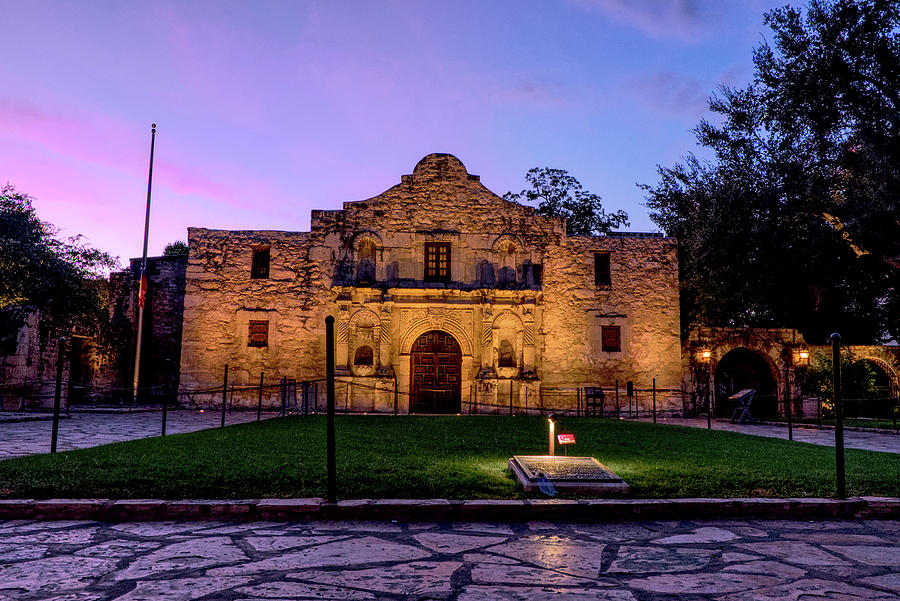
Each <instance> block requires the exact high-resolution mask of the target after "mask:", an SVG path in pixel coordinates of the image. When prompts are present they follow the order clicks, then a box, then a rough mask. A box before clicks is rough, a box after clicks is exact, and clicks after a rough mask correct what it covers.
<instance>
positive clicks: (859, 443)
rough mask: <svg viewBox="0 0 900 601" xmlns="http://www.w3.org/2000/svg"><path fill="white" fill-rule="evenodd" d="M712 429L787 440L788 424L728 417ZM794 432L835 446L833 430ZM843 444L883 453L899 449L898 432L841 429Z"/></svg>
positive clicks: (700, 424) (697, 421)
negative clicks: (734, 420) (740, 421)
mask: <svg viewBox="0 0 900 601" xmlns="http://www.w3.org/2000/svg"><path fill="white" fill-rule="evenodd" d="M637 421H650V418H641V419H640V420H637ZM657 423H659V424H668V425H671V426H687V427H690V428H706V418H684V417H660V418H659V419H658V420H657ZM711 425H712V429H713V430H725V431H728V432H739V433H741V434H752V435H753V436H765V437H766V438H783V439H785V440H787V437H788V429H787V426H776V425H771V424H732V423H731V422H730V421H728V420H721V419H720V420H713V422H712V424H711ZM793 435H794V441H795V442H806V443H809V444H814V445H819V446H823V447H833V446H834V430H833V429H831V430H829V429H820V428H807V427H804V426H800V425H796V424H795V425H794V428H793ZM844 447H846V448H848V449H862V450H864V451H881V452H882V453H900V432H898V433H891V432H863V431H859V430H846V429H845V430H844Z"/></svg>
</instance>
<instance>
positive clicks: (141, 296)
mask: <svg viewBox="0 0 900 601" xmlns="http://www.w3.org/2000/svg"><path fill="white" fill-rule="evenodd" d="M146 300H147V272H146V271H144V270H143V269H141V288H140V290H139V291H138V306H139V307H140V308H141V309H143V308H144V303H145V302H146Z"/></svg>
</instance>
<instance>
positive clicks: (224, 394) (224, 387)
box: [222, 363, 228, 428]
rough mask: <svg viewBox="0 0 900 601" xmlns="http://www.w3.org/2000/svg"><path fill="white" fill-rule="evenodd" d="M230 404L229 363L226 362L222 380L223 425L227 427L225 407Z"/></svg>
mask: <svg viewBox="0 0 900 601" xmlns="http://www.w3.org/2000/svg"><path fill="white" fill-rule="evenodd" d="M227 404H228V364H227V363H226V364H225V379H224V380H223V381H222V427H223V428H224V427H225V409H226V408H227Z"/></svg>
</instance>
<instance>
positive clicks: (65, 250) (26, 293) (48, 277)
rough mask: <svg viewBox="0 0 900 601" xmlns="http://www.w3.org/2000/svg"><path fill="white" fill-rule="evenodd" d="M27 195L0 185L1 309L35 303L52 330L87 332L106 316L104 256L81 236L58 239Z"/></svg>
mask: <svg viewBox="0 0 900 601" xmlns="http://www.w3.org/2000/svg"><path fill="white" fill-rule="evenodd" d="M58 233H59V231H58V230H57V229H56V228H55V227H54V226H53V225H51V224H49V223H47V222H45V221H41V220H40V219H39V218H38V216H37V213H36V212H35V210H34V207H33V205H32V199H31V198H30V197H29V196H28V195H26V194H23V193H21V192H18V191H17V190H16V189H15V188H13V187H11V186H5V187H4V188H2V189H0V309H12V308H15V307H23V306H29V305H30V306H34V307H37V308H38V309H40V310H41V312H42V318H43V320H44V325H45V326H47V327H50V328H52V329H54V330H55V331H57V332H60V333H62V332H68V331H71V329H72V328H73V327H75V328H76V329H79V330H85V331H90V330H93V329H94V328H95V326H96V325H97V324H99V323H102V322H103V321H105V319H106V306H107V280H106V277H105V276H106V272H108V271H109V270H110V269H114V268H115V267H116V266H117V262H116V260H115V259H114V258H113V257H111V256H110V255H109V254H107V253H105V252H102V251H99V250H96V249H94V248H91V247H89V246H88V245H87V244H85V242H84V241H83V239H82V238H81V236H75V237H73V238H68V239H66V240H60V239H59V238H57V234H58Z"/></svg>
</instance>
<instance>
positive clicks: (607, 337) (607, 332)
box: [600, 326, 622, 353]
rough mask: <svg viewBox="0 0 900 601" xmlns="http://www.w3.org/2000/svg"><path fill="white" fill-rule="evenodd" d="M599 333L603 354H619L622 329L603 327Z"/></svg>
mask: <svg viewBox="0 0 900 601" xmlns="http://www.w3.org/2000/svg"><path fill="white" fill-rule="evenodd" d="M600 333H601V336H602V338H603V352H605V353H619V352H621V351H622V329H621V328H620V327H619V326H603V327H602V328H601V330H600Z"/></svg>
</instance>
